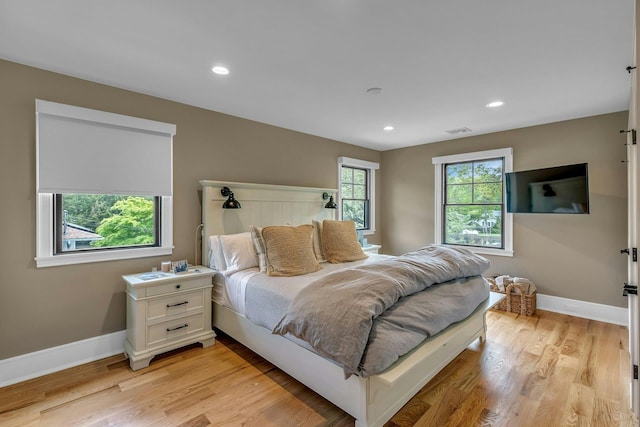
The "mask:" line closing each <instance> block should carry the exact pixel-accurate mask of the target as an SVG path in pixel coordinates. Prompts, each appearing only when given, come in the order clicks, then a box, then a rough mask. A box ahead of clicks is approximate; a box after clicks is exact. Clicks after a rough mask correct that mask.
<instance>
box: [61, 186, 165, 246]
mask: <svg viewBox="0 0 640 427" xmlns="http://www.w3.org/2000/svg"><path fill="white" fill-rule="evenodd" d="M54 203H55V208H54V209H55V211H54V218H55V253H56V254H61V253H69V252H74V251H89V250H99V249H114V248H124V247H128V248H133V247H144V246H146V247H154V246H159V244H160V236H159V233H158V231H159V222H158V221H159V219H160V203H159V197H152V196H126V195H110V194H56V195H55V199H54Z"/></svg>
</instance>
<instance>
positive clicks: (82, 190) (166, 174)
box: [36, 100, 176, 196]
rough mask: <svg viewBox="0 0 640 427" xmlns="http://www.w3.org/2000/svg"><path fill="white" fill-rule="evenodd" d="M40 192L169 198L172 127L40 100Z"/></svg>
mask: <svg viewBox="0 0 640 427" xmlns="http://www.w3.org/2000/svg"><path fill="white" fill-rule="evenodd" d="M36 122H37V131H36V150H37V155H36V159H37V165H36V170H37V172H36V174H37V177H36V178H37V191H38V193H79V194H131V195H148V196H171V195H172V174H173V164H172V162H173V160H172V154H173V144H172V142H173V136H174V135H175V133H176V126H175V125H173V124H168V123H162V122H156V121H153V120H146V119H140V118H136V117H130V116H124V115H120V114H114V113H107V112H104V111H97V110H91V109H88V108H81V107H75V106H71V105H65V104H58V103H55V102H49V101H42V100H36Z"/></svg>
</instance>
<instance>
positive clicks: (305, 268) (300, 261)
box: [262, 224, 320, 276]
mask: <svg viewBox="0 0 640 427" xmlns="http://www.w3.org/2000/svg"><path fill="white" fill-rule="evenodd" d="M262 238H263V239H264V245H265V250H266V251H265V252H266V254H267V274H268V275H269V276H299V275H301V274H308V273H313V272H314V271H318V270H319V269H320V264H318V260H316V256H315V254H314V253H313V244H312V238H313V226H312V225H311V224H306V225H300V226H298V227H289V226H270V227H264V228H263V229H262Z"/></svg>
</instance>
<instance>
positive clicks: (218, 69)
mask: <svg viewBox="0 0 640 427" xmlns="http://www.w3.org/2000/svg"><path fill="white" fill-rule="evenodd" d="M211 71H213V72H214V73H216V74H219V75H221V76H226V75H227V74H229V69H228V68H227V67H223V66H222V65H216V66H215V67H213V68H212V69H211Z"/></svg>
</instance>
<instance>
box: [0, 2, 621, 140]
mask: <svg viewBox="0 0 640 427" xmlns="http://www.w3.org/2000/svg"><path fill="white" fill-rule="evenodd" d="M632 25H633V0H588V1H585V0H561V1H559V0H535V1H534V0H528V1H525V0H446V1H445V0H440V1H436V0H397V1H391V0H323V1H317V0H316V1H312V0H271V1H269V0H226V1H222V0H220V1H218V0H191V1H176V0H109V1H101V2H98V1H86V0H56V1H50V0H0V58H4V59H7V60H10V61H14V62H18V63H22V64H27V65H32V66H35V67H39V68H44V69H47V70H52V71H56V72H59V73H63V74H67V75H71V76H75V77H79V78H82V79H87V80H92V81H95V82H99V83H104V84H108V85H112V86H116V87H120V88H124V89H129V90H132V91H136V92H141V93H145V94H150V95H154V96H158V97H161V98H165V99H170V100H174V101H178V102H182V103H185V104H189V105H194V106H198V107H202V108H206V109H210V110H214V111H219V112H222V113H226V114H231V115H234V116H239V117H243V118H247V119H251V120H255V121H258V122H263V123H268V124H272V125H275V126H280V127H283V128H287V129H293V130H296V131H300V132H304V133H308V134H312V135H318V136H321V137H325V138H330V139H334V140H338V141H343V142H347V143H351V144H356V145H360V146H364V147H369V148H373V149H376V150H388V149H393V148H399V147H406V146H411V145H417V144H424V143H430V142H435V141H444V140H448V139H453V138H459V137H461V136H469V135H478V134H483V133H488V132H495V131H500V130H506V129H513V128H519V127H524V126H531V125H536V124H542V123H549V122H555V121H560V120H567V119H572V118H578V117H586V116H591V115H596V114H603V113H609V112H614V111H622V110H626V109H627V107H628V100H629V74H628V73H627V72H626V71H625V67H627V66H628V65H629V64H630V62H631V55H632V43H631V41H632ZM214 65H224V66H226V67H228V68H229V70H230V73H229V74H228V75H226V76H219V75H215V74H214V73H212V72H211V68H212V67H213V66H214ZM370 88H380V89H381V91H380V93H378V94H368V93H367V90H368V89H370ZM496 100H501V101H503V102H504V105H503V106H501V107H497V108H487V107H486V106H485V105H486V104H487V103H489V102H492V101H496ZM386 125H392V126H393V127H394V130H392V131H385V130H383V127H384V126H386ZM463 127H466V128H468V129H470V130H471V131H470V132H467V133H464V134H461V135H451V134H449V133H447V132H446V131H448V130H452V129H459V128H463ZM178 132H179V129H178Z"/></svg>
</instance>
